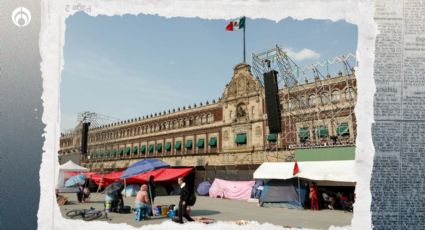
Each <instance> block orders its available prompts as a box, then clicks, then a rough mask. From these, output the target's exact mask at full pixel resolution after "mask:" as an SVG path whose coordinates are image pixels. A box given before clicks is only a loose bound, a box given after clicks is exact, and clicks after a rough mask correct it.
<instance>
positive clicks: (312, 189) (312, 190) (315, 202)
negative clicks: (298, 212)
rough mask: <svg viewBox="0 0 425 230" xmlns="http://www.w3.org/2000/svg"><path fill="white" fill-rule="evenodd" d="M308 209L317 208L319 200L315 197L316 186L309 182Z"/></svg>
mask: <svg viewBox="0 0 425 230" xmlns="http://www.w3.org/2000/svg"><path fill="white" fill-rule="evenodd" d="M310 209H311V210H319V201H318V198H317V186H316V183H314V182H313V183H311V186H310Z"/></svg>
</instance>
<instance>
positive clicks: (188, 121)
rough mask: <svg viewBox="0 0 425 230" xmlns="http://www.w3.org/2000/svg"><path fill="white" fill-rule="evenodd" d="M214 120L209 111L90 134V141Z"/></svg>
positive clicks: (206, 122) (201, 123)
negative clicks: (192, 115) (202, 113)
mask: <svg viewBox="0 0 425 230" xmlns="http://www.w3.org/2000/svg"><path fill="white" fill-rule="evenodd" d="M213 121H214V119H213V115H212V114H211V113H208V114H204V115H200V116H195V117H188V118H182V119H178V120H172V121H165V122H162V123H156V124H150V125H143V126H139V127H134V128H127V129H122V130H117V131H111V132H108V133H102V134H97V135H94V136H89V142H96V141H105V140H112V139H117V138H124V137H131V136H135V135H142V134H148V133H155V132H160V131H164V130H170V129H178V128H184V127H190V126H194V125H203V124H210V123H212V122H213Z"/></svg>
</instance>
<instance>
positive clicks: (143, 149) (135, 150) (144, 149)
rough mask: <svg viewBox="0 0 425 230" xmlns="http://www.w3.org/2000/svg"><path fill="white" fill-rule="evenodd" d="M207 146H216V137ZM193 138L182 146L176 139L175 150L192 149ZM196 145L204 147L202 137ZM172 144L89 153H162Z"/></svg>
mask: <svg viewBox="0 0 425 230" xmlns="http://www.w3.org/2000/svg"><path fill="white" fill-rule="evenodd" d="M208 146H210V147H211V148H216V147H217V137H211V138H210V139H209V142H208ZM193 147H194V146H193V140H186V143H185V144H184V146H183V143H182V141H176V142H175V143H174V149H175V150H176V151H181V150H182V149H183V148H184V149H186V150H192V149H193ZM196 147H197V148H198V149H204V148H205V147H206V146H205V139H204V138H199V139H198V141H197V143H196ZM172 148H173V147H172V144H171V142H166V143H165V145H164V146H163V144H162V143H159V144H156V145H155V144H149V145H145V144H144V145H141V146H140V148H139V146H138V145H136V146H134V147H133V148H131V147H125V148H119V149H112V150H106V151H105V150H97V151H94V152H92V153H90V155H91V156H92V158H96V157H116V156H124V155H131V154H133V155H137V154H146V153H150V154H152V153H155V152H156V153H162V152H163V151H164V150H165V152H171V150H172Z"/></svg>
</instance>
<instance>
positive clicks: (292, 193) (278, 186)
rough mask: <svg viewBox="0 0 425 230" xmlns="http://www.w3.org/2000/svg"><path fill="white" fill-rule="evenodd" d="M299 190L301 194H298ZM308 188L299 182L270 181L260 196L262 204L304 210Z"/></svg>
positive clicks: (292, 180) (293, 180)
mask: <svg viewBox="0 0 425 230" xmlns="http://www.w3.org/2000/svg"><path fill="white" fill-rule="evenodd" d="M298 188H300V192H299V193H298ZM307 189H308V188H307V187H306V186H304V183H302V182H301V181H300V186H299V187H298V180H297V179H295V178H293V179H288V180H275V179H273V180H269V181H267V182H266V183H265V185H264V187H263V191H262V192H261V196H260V204H261V205H262V206H263V205H267V206H279V207H286V208H302V204H304V201H305V197H306V193H307Z"/></svg>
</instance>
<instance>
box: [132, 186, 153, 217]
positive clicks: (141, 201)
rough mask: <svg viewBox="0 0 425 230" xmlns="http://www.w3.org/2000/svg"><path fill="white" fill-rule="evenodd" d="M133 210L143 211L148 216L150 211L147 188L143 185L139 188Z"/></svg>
mask: <svg viewBox="0 0 425 230" xmlns="http://www.w3.org/2000/svg"><path fill="white" fill-rule="evenodd" d="M134 203H135V205H136V206H135V208H136V209H137V208H140V209H143V210H145V213H147V214H149V213H150V212H151V210H152V207H151V202H150V199H149V195H148V186H147V185H146V184H143V185H142V186H141V187H140V190H139V191H138V192H137V195H136V200H135V201H134Z"/></svg>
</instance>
